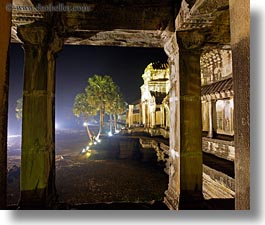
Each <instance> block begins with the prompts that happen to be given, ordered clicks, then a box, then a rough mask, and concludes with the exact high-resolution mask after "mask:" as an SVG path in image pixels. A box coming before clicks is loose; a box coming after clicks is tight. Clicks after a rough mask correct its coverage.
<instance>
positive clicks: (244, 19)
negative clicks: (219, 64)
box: [229, 0, 250, 210]
mask: <svg viewBox="0 0 265 225" xmlns="http://www.w3.org/2000/svg"><path fill="white" fill-rule="evenodd" d="M249 4H250V3H249V1H248V0H242V1H236V0H229V10H230V29H231V47H232V63H233V64H232V65H233V82H234V106H235V107H234V129H235V189H236V195H235V208H236V209H238V210H249V209H250V128H249V124H250V115H249V113H250V107H249V100H250V97H249V88H250V81H249V68H250V47H249V46H250V45H249V37H250V12H249V8H250V6H249ZM239 24H240V26H239Z"/></svg>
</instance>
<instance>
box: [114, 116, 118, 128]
mask: <svg viewBox="0 0 265 225" xmlns="http://www.w3.org/2000/svg"><path fill="white" fill-rule="evenodd" d="M114 129H115V132H116V130H117V114H114Z"/></svg>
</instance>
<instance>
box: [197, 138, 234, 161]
mask: <svg viewBox="0 0 265 225" xmlns="http://www.w3.org/2000/svg"><path fill="white" fill-rule="evenodd" d="M202 150H203V151H204V152H207V153H210V154H213V155H216V156H217V157H220V158H223V159H227V160H230V161H234V159H235V146H234V141H225V140H219V139H213V138H207V137H203V138H202Z"/></svg>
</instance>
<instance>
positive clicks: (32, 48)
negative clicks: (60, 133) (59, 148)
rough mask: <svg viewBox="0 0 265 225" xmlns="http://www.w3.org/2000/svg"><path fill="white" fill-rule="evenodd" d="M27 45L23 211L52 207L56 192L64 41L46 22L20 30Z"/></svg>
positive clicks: (24, 102)
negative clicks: (58, 75) (58, 68)
mask: <svg viewBox="0 0 265 225" xmlns="http://www.w3.org/2000/svg"><path fill="white" fill-rule="evenodd" d="M18 35H19V38H20V39H21V40H22V41H23V42H24V44H23V47H24V52H25V65H24V91H23V118H22V155H21V184H20V190H21V196H20V206H21V208H35V207H41V208H43V207H49V205H50V203H52V201H53V200H54V197H55V195H56V191H55V145H54V142H55V125H54V124H55V117H54V91H55V54H56V53H57V52H58V51H59V50H60V49H61V48H62V41H61V40H60V39H59V38H58V37H57V36H56V34H55V33H54V32H52V31H51V30H49V27H48V26H46V25H45V24H42V23H35V24H31V25H25V26H21V27H19V28H18Z"/></svg>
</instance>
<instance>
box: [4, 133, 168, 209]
mask: <svg viewBox="0 0 265 225" xmlns="http://www.w3.org/2000/svg"><path fill="white" fill-rule="evenodd" d="M56 141H57V142H56V188H57V194H58V199H57V203H56V208H57V209H141V210H144V209H147V210H148V209H167V207H166V206H165V205H164V204H163V197H164V192H165V190H166V189H167V185H168V176H167V175H166V174H165V173H164V171H163V166H162V165H159V164H157V163H156V162H155V161H149V162H148V161H145V162H143V161H142V160H141V157H140V151H138V153H137V151H136V152H135V153H133V154H129V155H128V157H126V156H125V157H124V155H123V158H122V159H121V158H120V157H119V149H118V148H117V146H118V144H117V143H116V142H114V144H112V145H110V144H109V143H108V144H107V145H106V144H104V141H103V142H102V143H100V144H98V145H97V146H93V147H91V151H90V152H89V153H83V154H82V153H81V151H82V149H83V148H84V147H85V146H87V137H86V135H85V134H83V133H82V132H77V133H65V132H63V133H59V134H57V139H56ZM12 148H13V150H12ZM17 149H18V148H17V147H14V146H13V147H10V149H9V157H8V159H9V160H8V168H9V173H8V204H9V206H10V208H12V206H13V208H14V207H16V205H17V204H18V201H19V175H20V156H19V154H20V152H19V151H18V150H17ZM138 150H139V149H138Z"/></svg>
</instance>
